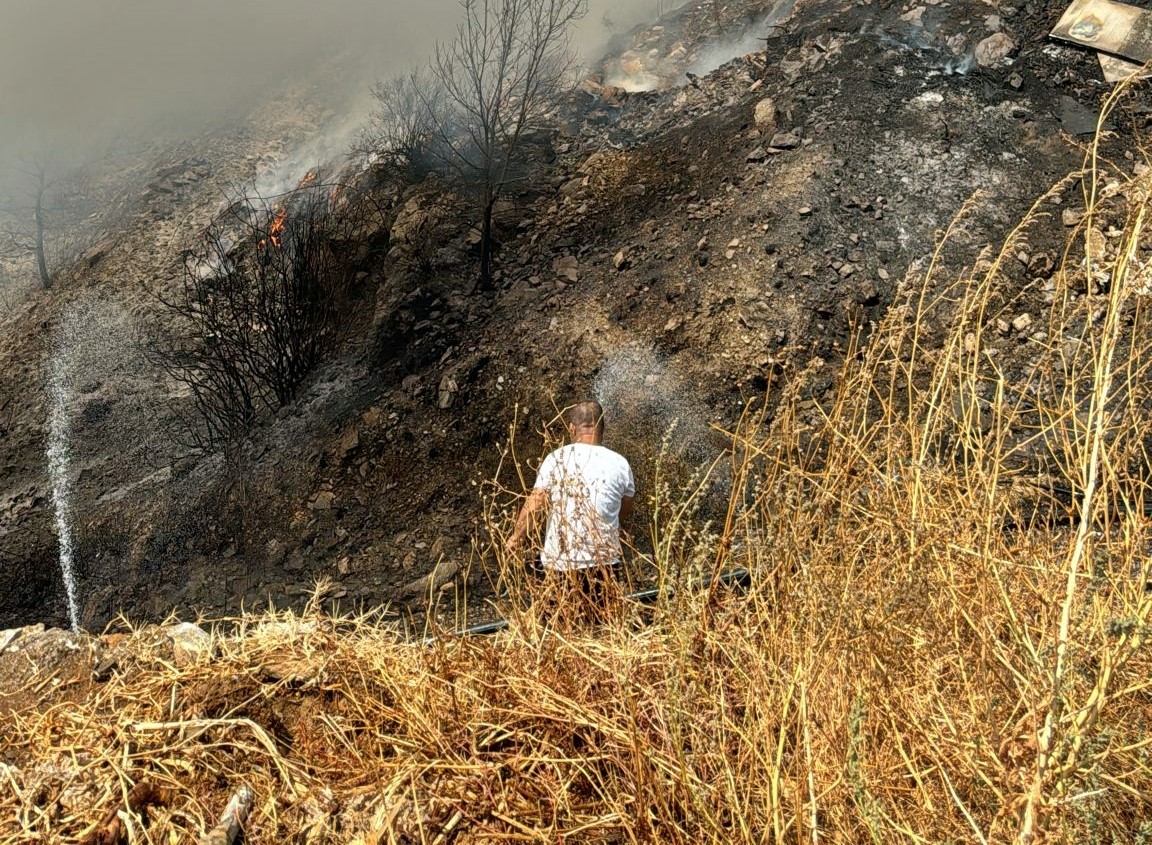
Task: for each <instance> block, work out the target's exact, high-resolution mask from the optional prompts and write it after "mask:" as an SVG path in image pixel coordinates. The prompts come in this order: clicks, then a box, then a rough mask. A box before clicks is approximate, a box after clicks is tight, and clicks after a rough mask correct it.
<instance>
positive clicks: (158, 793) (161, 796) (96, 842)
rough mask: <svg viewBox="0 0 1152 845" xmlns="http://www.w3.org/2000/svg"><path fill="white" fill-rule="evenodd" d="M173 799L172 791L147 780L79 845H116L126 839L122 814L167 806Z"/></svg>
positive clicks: (134, 789)
mask: <svg viewBox="0 0 1152 845" xmlns="http://www.w3.org/2000/svg"><path fill="white" fill-rule="evenodd" d="M173 797H174V790H172V789H169V788H167V787H163V786H157V785H156V784H155V783H153V782H152V781H149V780H144V781H141V782H140V783H138V784H136V785H135V786H134V787H132V789H131V790H129V792H128V795H127V796H126V797H125V799H124V800H123V801H121V802H120V803H119V804H117V805H116V806H115V807H113V808H112V809H111V810H109V811H108V812H107V814H106V815H105V816H104V820H103V821H101V822H100V825H99V827H97V828H96V829H95V830H93V831H92V832H91V833H89V834H88V835H87V836H85V837H84V839H82V840H81V845H118V843H120V842H124V841H125V840H126V838H127V834H128V831H127V826H126V825H125V823H124V819H123V817H122V816H121V814H122V813H139V814H141V815H143V814H144V811H145V810H146V809H147V808H148V807H149V806H162V807H163V806H167V805H168V804H169V803H171V801H172V798H173Z"/></svg>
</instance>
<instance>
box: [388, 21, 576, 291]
mask: <svg viewBox="0 0 1152 845" xmlns="http://www.w3.org/2000/svg"><path fill="white" fill-rule="evenodd" d="M461 8H462V10H463V20H462V21H461V22H460V24H459V25H458V27H457V32H456V37H455V38H454V39H453V40H452V41H451V42H449V43H447V44H438V45H437V47H436V51H435V54H434V56H433V58H432V59H431V61H430V62H429V65H428V71H427V80H428V82H427V84H425V83H424V82H423V81H421V80H422V77H420V76H419V75H418V74H417V75H413V76H410V77H408V78H407V79H408V80H409V81H408V82H404V81H403V80H400V81H394V82H392V83H390V84H386V85H384V86H382V87H381V88H380V89H378V90H379V91H380V92H381V93H382V94H384V99H382V100H381V103H382V106H383V107H384V108H383V109H382V111H381V113H380V118H381V122H382V124H383V125H389V121H391V125H392V127H393V128H392V132H393V138H392V140H393V142H396V141H399V142H400V145H399V147H398V148H399V149H400V150H402V151H403V149H404V147H403V143H404V141H405V140H406V139H407V140H416V141H417V142H418V146H417V148H416V149H415V150H414V152H415V153H416V154H418V155H420V156H425V157H432V158H435V159H436V160H438V161H439V162H440V163H441V164H442V165H443V166H444V167H446V168H447V169H448V170H450V171H453V172H455V173H456V174H457V175H458V176H459V177H460V178H461V181H462V182H463V183H464V185H466V186H467V187H469V188H471V189H472V190H474V191H475V193H476V195H477V199H478V205H479V216H480V221H479V229H480V271H479V282H478V287H479V288H481V289H485V290H486V289H490V288H491V287H492V282H493V267H492V259H493V251H494V247H495V236H494V230H493V212H494V210H495V207H496V203H497V200H499V199H500V196H501V192H502V191H503V190H504V189H505V187H506V186H507V185H508V184H509V183H510V182H512V181H514V180H516V179H518V178H521V177H522V175H523V174H522V173H521V172H520V167H521V165H522V164H523V162H522V161H520V158H521V155H522V153H523V150H522V146H523V145H522V142H523V140H524V139H525V137H526V136H527V135H528V133H529V132H530V130H532V129H533V128H535V127H537V126H540V125H542V124H543V123H544V121H545V118H546V116H547V113H548V111H549V110H550V109H551V108H552V107H553V106H554V105H555V103H556V100H557V98H558V97H559V95H560V93H561V91H562V90H563V86H564V85H565V82H566V80H567V79H568V76H569V71H570V70H571V67H572V62H573V55H572V52H571V50H570V48H569V30H570V28H571V26H572V24H573V23H575V22H576V21H578V20H579V19H580V18H582V17H583V16H584V14H585V13H586V11H587V2H586V0H462V2H461ZM378 99H380V96H379V95H378ZM397 104H398V105H400V106H401V107H402V109H401V115H400V117H399V119H397V117H396V115H395V114H389V113H388V110H389V109H393V110H394V108H393V107H394V106H395V105H397ZM406 127H418V128H419V131H418V132H415V133H413V132H409V131H407V130H406ZM385 140H387V138H386V139H385Z"/></svg>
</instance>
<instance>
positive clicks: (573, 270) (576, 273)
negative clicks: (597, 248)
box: [552, 255, 580, 282]
mask: <svg viewBox="0 0 1152 845" xmlns="http://www.w3.org/2000/svg"><path fill="white" fill-rule="evenodd" d="M552 269H553V270H554V271H555V273H556V275H557V276H559V277H560V278H562V279H567V280H568V281H570V282H575V281H577V280H578V279H579V278H580V262H579V261H577V260H576V256H574V255H565V256H562V257H560V258H557V259H556V261H555V263H554V264H553V265H552Z"/></svg>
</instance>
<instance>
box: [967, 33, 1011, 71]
mask: <svg viewBox="0 0 1152 845" xmlns="http://www.w3.org/2000/svg"><path fill="white" fill-rule="evenodd" d="M1015 49H1016V42H1015V41H1013V40H1012V39H1011V38H1010V37H1009V36H1008V35H1006V34H1004V33H1003V32H994V33H992V34H991V35H989V36H988V37H987V38H985V39H984V40H983V41H981V42H980V43H979V44H977V45H976V64H978V65H980V67H994V66H995V65H998V64H1000V63H1001V62H1003V61H1004V60H1005V59H1006V58H1008V54H1009V53H1011V52H1012V51H1013V50H1015Z"/></svg>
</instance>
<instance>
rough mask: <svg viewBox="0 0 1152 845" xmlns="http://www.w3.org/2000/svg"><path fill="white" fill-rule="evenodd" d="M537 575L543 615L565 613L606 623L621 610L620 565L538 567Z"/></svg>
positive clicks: (551, 615)
mask: <svg viewBox="0 0 1152 845" xmlns="http://www.w3.org/2000/svg"><path fill="white" fill-rule="evenodd" d="M537 565H539V562H538V561H537ZM540 575H541V578H542V581H543V596H544V600H545V603H546V605H547V607H546V608H545V612H546V613H547V614H548V615H549V616H550V617H552V618H555V617H556V616H557V615H558V614H561V613H563V612H564V611H565V610H568V611H569V612H572V611H575V612H576V614H577V615H578V616H579V617H581V618H583V619H584V620H587V621H589V622H594V623H599V622H607V621H609V620H610V619H612V618H614V617H615V616H616V615H618V613H619V611H620V609H621V599H622V598H623V595H624V591H623V590H622V589H621V583H620V564H619V563H613V564H607V565H599V566H589V567H587V568H585V569H567V570H556V569H543V568H541V570H540Z"/></svg>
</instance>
